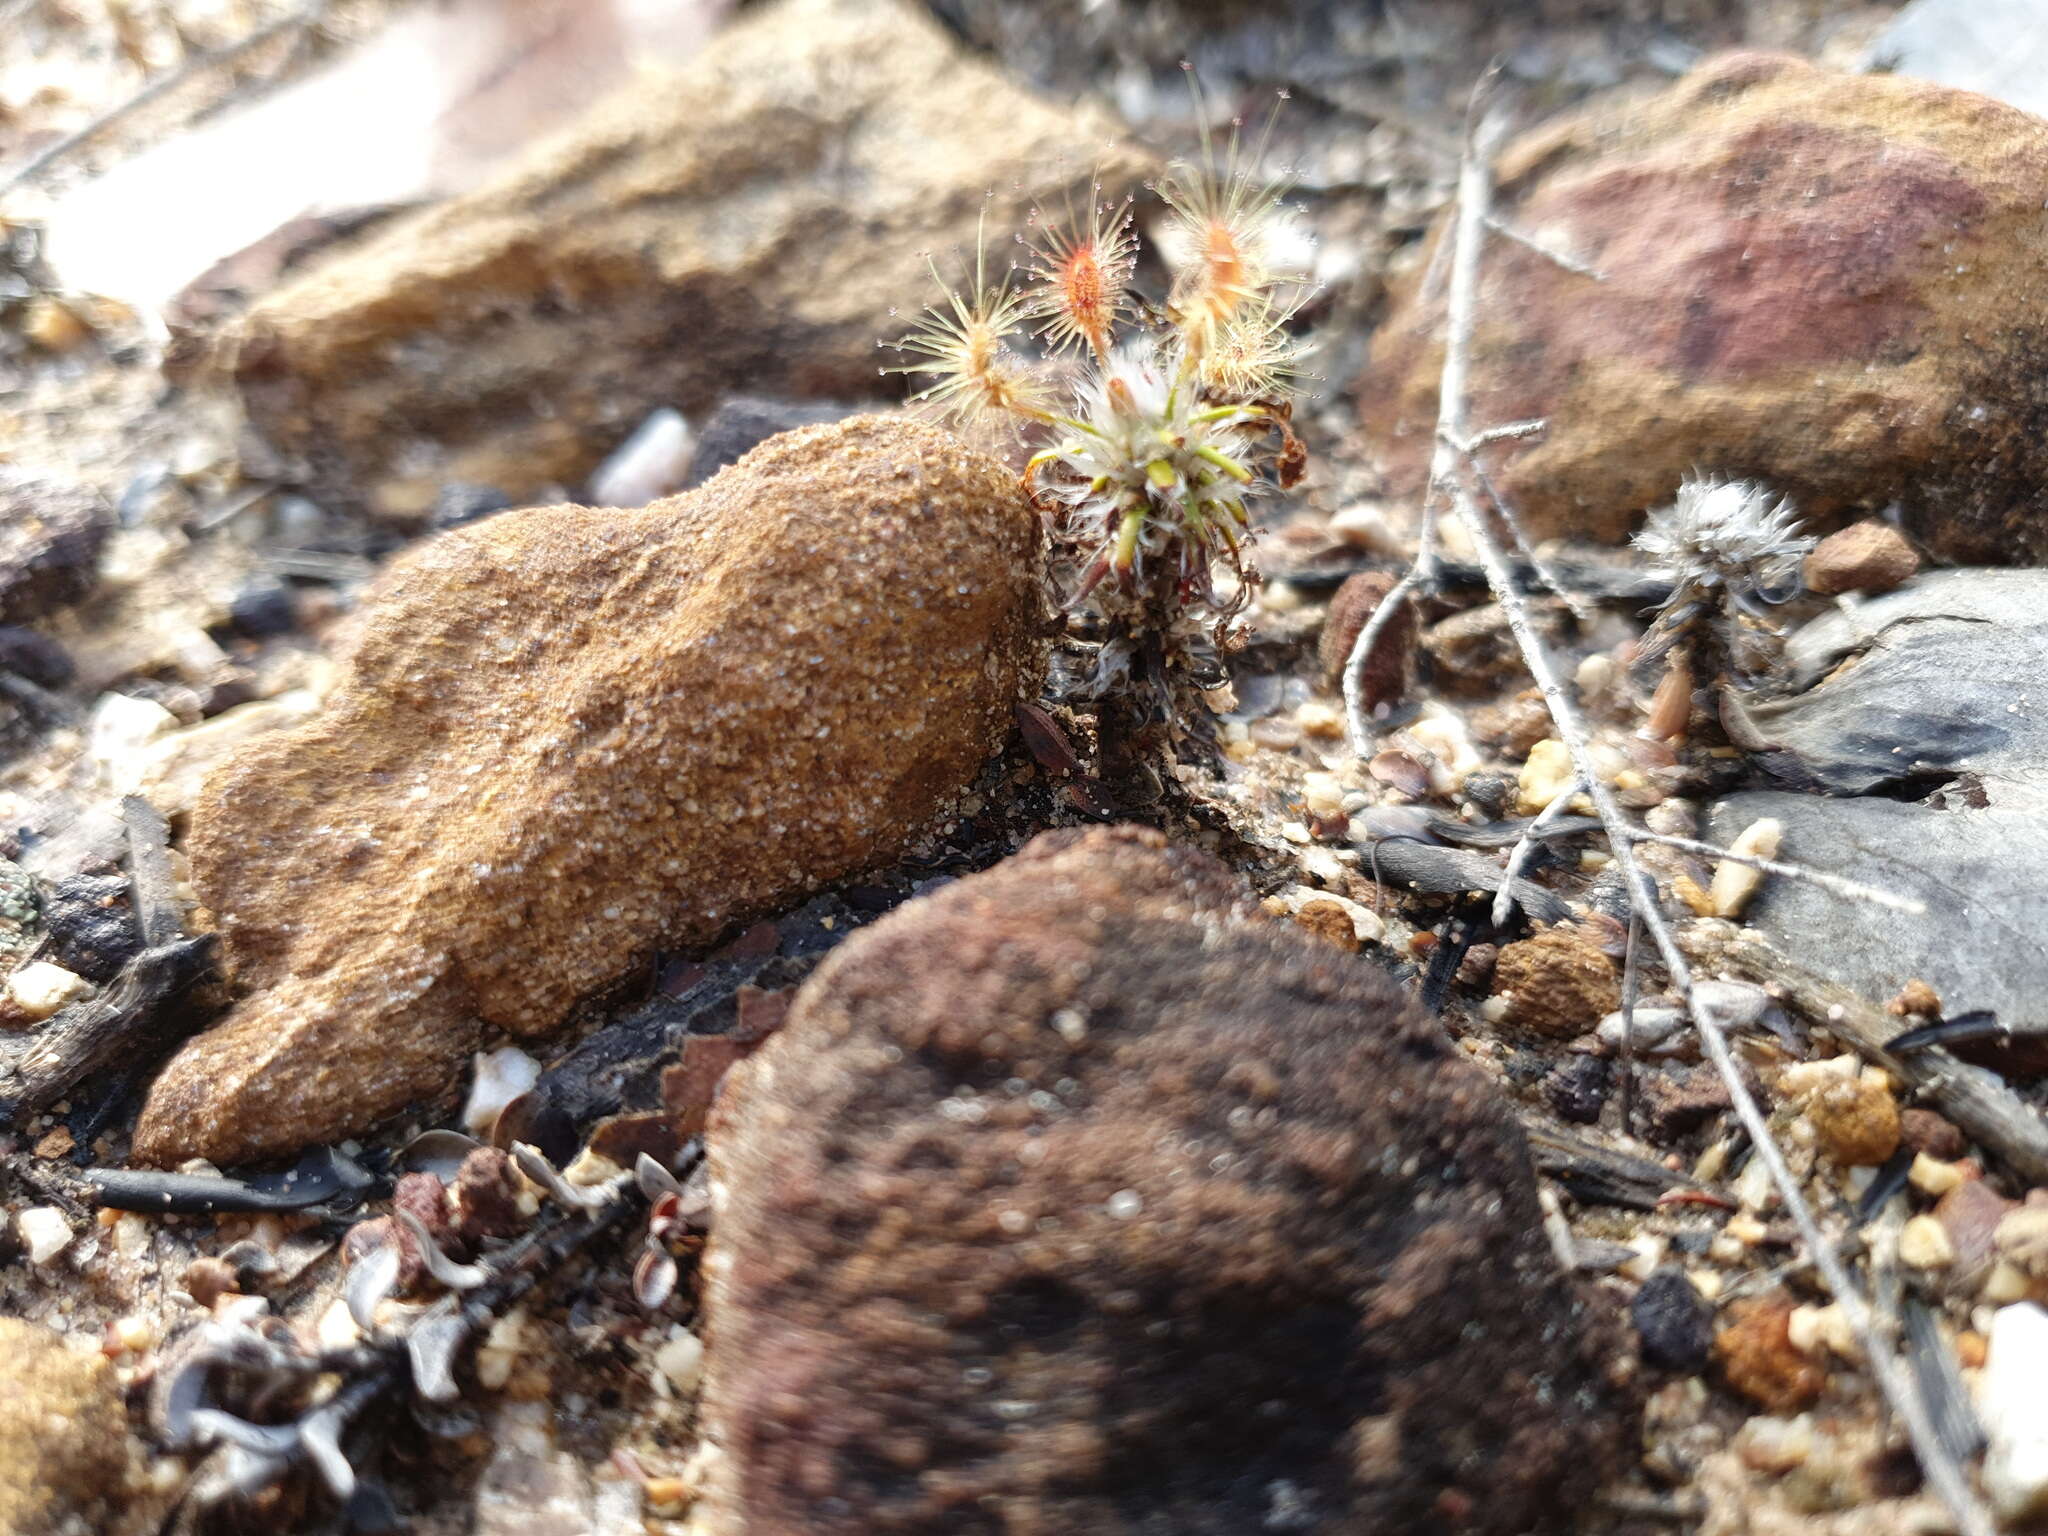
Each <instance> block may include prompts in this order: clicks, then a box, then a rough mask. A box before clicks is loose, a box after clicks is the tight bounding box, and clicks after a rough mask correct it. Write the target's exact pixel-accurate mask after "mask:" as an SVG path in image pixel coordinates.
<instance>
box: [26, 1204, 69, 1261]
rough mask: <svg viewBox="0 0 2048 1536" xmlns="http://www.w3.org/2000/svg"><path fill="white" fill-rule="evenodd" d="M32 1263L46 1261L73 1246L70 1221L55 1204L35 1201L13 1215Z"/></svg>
mask: <svg viewBox="0 0 2048 1536" xmlns="http://www.w3.org/2000/svg"><path fill="white" fill-rule="evenodd" d="M14 1226H15V1230H16V1231H17V1232H19V1233H20V1234H21V1242H22V1246H23V1247H25V1248H27V1249H28V1257H29V1262H30V1263H31V1264H47V1263H49V1262H50V1260H52V1259H54V1258H56V1257H57V1255H58V1254H60V1253H62V1252H63V1251H64V1250H65V1249H66V1248H68V1247H70V1246H71V1222H70V1220H69V1219H68V1218H67V1217H66V1216H65V1215H64V1213H63V1212H62V1211H60V1210H58V1209H57V1207H55V1206H54V1205H32V1206H30V1207H29V1208H28V1209H27V1210H25V1211H23V1212H22V1213H21V1214H20V1215H19V1216H17V1217H15V1218H14Z"/></svg>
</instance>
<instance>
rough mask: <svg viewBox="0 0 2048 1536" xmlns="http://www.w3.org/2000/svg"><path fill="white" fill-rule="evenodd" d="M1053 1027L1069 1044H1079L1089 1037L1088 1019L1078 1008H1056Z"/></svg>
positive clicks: (1053, 1015)
mask: <svg viewBox="0 0 2048 1536" xmlns="http://www.w3.org/2000/svg"><path fill="white" fill-rule="evenodd" d="M1052 1027H1053V1030H1054V1032H1055V1033H1056V1034H1058V1035H1059V1037H1060V1038H1061V1039H1062V1040H1064V1041H1066V1042H1067V1044H1069V1045H1079V1044H1080V1043H1081V1042H1082V1041H1083V1040H1086V1039H1087V1038H1088V1020H1087V1018H1086V1017H1085V1016H1084V1015H1083V1014H1082V1013H1081V1011H1080V1010H1079V1009H1077V1008H1055V1009H1054V1010H1053V1014H1052Z"/></svg>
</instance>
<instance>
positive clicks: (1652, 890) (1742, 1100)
mask: <svg viewBox="0 0 2048 1536" xmlns="http://www.w3.org/2000/svg"><path fill="white" fill-rule="evenodd" d="M1499 137H1500V135H1499V131H1498V129H1497V128H1489V127H1488V126H1485V125H1482V126H1481V127H1479V128H1478V129H1476V130H1475V131H1474V133H1473V135H1472V142H1471V144H1470V146H1469V147H1468V149H1467V151H1466V161H1465V165H1464V168H1463V169H1462V170H1461V172H1460V174H1459V178H1458V190H1459V207H1458V222H1457V235H1456V238H1457V241H1458V247H1457V249H1456V251H1454V253H1453V255H1452V283H1451V298H1450V314H1449V316H1448V323H1447V325H1446V350H1445V355H1444V372H1443V382H1442V385H1441V388H1442V389H1443V392H1444V395H1445V399H1444V400H1443V402H1442V403H1441V405H1440V408H1439V419H1440V421H1441V422H1443V423H1444V424H1446V425H1447V426H1448V427H1449V431H1450V436H1451V438H1452V441H1454V442H1455V441H1463V440H1465V432H1464V421H1463V416H1464V402H1463V391H1464V388H1465V379H1466V358H1465V355H1464V354H1465V351H1466V349H1467V347H1468V346H1469V345H1470V342H1471V336H1472V327H1473V309H1474V305H1475V299H1476V295H1477V287H1478V285H1477V276H1478V266H1479V250H1480V246H1481V244H1482V243H1483V241H1484V239H1485V231H1486V215H1487V211H1488V205H1489V202H1490V199H1491V196H1492V178H1491V165H1492V150H1493V148H1494V146H1495V145H1496V144H1497V143H1498V142H1499ZM1461 279H1462V281H1461ZM1453 391H1455V392H1456V396H1455V398H1454V397H1453ZM1438 448H1439V460H1440V462H1441V463H1442V468H1443V471H1444V489H1445V491H1446V493H1447V494H1448V496H1449V498H1450V504H1451V506H1452V508H1453V509H1454V510H1456V511H1457V512H1458V513H1459V515H1460V516H1461V517H1463V518H1464V520H1465V525H1466V528H1467V530H1468V531H1469V532H1470V534H1471V536H1472V544H1473V547H1474V549H1475V550H1476V551H1477V552H1478V554H1479V558H1480V563H1481V564H1482V565H1483V566H1484V567H1485V569H1486V579H1487V585H1488V586H1489V587H1491V588H1492V591H1493V597H1494V600H1495V601H1496V602H1498V603H1499V604H1500V608H1501V613H1502V615H1503V617H1505V619H1506V620H1507V624H1508V628H1509V630H1510V632H1511V633H1512V634H1513V635H1514V637H1515V644H1516V646H1517V648H1518V649H1519V650H1520V651H1521V654H1522V660H1523V663H1524V664H1525V665H1526V666H1527V667H1528V669H1529V675H1530V676H1531V678H1533V679H1534V681H1535V683H1536V687H1537V689H1538V691H1539V692H1541V693H1542V695H1543V702H1544V703H1545V704H1546V705H1547V706H1548V707H1549V710H1550V717H1551V719H1552V721H1553V722H1554V723H1555V724H1556V726H1557V733H1558V736H1559V738H1560V739H1561V740H1562V741H1563V742H1564V744H1565V748H1566V750H1567V751H1568V752H1569V753H1570V754H1571V759H1572V766H1573V768H1574V769H1575V770H1576V771H1577V772H1578V775H1579V777H1580V778H1581V779H1582V780H1583V781H1584V782H1585V786H1586V789H1585V793H1586V797H1587V798H1588V799H1589V800H1590V801H1591V802H1592V804H1593V813H1594V815H1596V816H1597V817H1599V819H1600V823H1601V825H1602V826H1603V827H1605V828H1606V829H1607V833H1608V842H1609V845H1610V849H1611V851H1612V854H1613V858H1614V862H1615V864H1616V866H1617V867H1618V868H1619V870H1620V872H1621V876H1622V882H1623V887H1624V888H1625V889H1626V890H1627V891H1628V893H1629V901H1630V905H1631V907H1632V909H1633V910H1634V912H1635V914H1636V915H1637V916H1638V917H1639V918H1640V920H1641V922H1642V925H1643V927H1644V929H1645V930H1646V931H1647V932H1648V933H1649V935H1650V938H1651V941H1652V942H1653V943H1654V944H1655V945H1656V946H1657V952H1658V954H1659V956H1660V957H1661V958H1662V959H1663V961H1664V969H1665V972H1666V974H1667V975H1668V976H1669V978H1670V981H1671V988H1672V990H1673V991H1675V992H1676V993H1678V995H1679V996H1680V998H1682V999H1683V1000H1684V1003H1685V1009H1686V1013H1687V1015H1688V1016H1689V1017H1690V1018H1691V1019H1692V1021H1693V1026H1694V1028H1695V1029H1696V1030H1697V1031H1698V1032H1699V1037H1700V1042H1701V1044H1702V1045H1703V1046H1704V1047H1705V1048H1706V1052H1707V1057H1708V1059H1709V1060H1710V1061H1712V1062H1713V1064H1714V1070H1715V1071H1716V1072H1717V1073H1718V1074H1719V1076H1720V1078H1721V1081H1722V1082H1723V1084H1724V1085H1725V1086H1726V1087H1727V1090H1728V1097H1729V1099H1730V1100H1731V1101H1732V1104H1733V1107H1734V1110H1735V1115H1736V1118H1737V1119H1738V1120H1739V1121H1740V1122H1741V1123H1742V1126H1743V1128H1744V1129H1745V1130H1747V1131H1748V1132H1749V1135H1750V1140H1751V1143H1752V1145H1753V1146H1754V1147H1755V1149H1756V1155H1757V1156H1758V1157H1759V1158H1761V1159H1762V1160H1763V1164H1764V1168H1765V1171H1766V1172H1768V1173H1769V1174H1770V1176H1771V1182H1772V1184H1773V1185H1774V1186H1775V1187H1776V1188H1777V1191H1778V1195H1779V1198H1780V1199H1781V1200H1783V1201H1784V1204H1785V1210H1786V1213H1787V1214H1788V1215H1789V1216H1791V1218H1792V1223H1793V1225H1794V1226H1795V1227H1796V1228H1797V1229H1798V1231H1799V1235H1800V1238H1801V1240H1802V1241H1803V1242H1804V1243H1805V1244H1806V1249H1807V1252H1808V1254H1809V1255H1810V1256H1811V1258H1812V1260H1813V1263H1814V1266H1815V1268H1817V1269H1818V1270H1819V1271H1820V1273H1821V1277H1822V1278H1823V1279H1824V1280H1825V1281H1826V1283H1827V1286H1828V1289H1829V1290H1830V1291H1831V1292H1832V1293H1833V1294H1834V1297H1835V1299H1836V1301H1837V1302H1839V1303H1840V1305H1841V1308H1842V1311H1843V1313H1844V1315H1845V1316H1846V1317H1847V1318H1848V1321H1849V1325H1850V1328H1851V1330H1852V1331H1853V1332H1854V1334H1855V1336H1856V1338H1857V1341H1858V1343H1859V1344H1861V1346H1862V1348H1863V1353H1864V1358H1865V1359H1866V1361H1867V1362H1868V1363H1869V1366H1870V1371H1871V1374H1872V1375H1873V1376H1874V1377H1875V1378H1876V1381H1877V1384H1878V1388H1879V1390H1880V1391H1882V1392H1883V1394H1884V1397H1885V1400H1886V1401H1887V1402H1889V1403H1890V1404H1891V1407H1892V1410H1893V1412H1895V1413H1896V1414H1898V1416H1899V1419H1900V1421H1901V1422H1902V1423H1903V1424H1904V1425H1905V1428H1906V1433H1907V1436H1908V1437H1909V1438H1910V1439H1911V1441H1912V1443H1913V1450H1914V1454H1915V1455H1916V1456H1917V1457H1918V1459H1919V1462H1920V1467H1921V1470H1922V1472H1923V1473H1924V1474H1925V1475H1926V1478H1927V1481H1928V1483H1929V1484H1930V1485H1931V1486H1932V1487H1933V1489H1934V1491H1935V1493H1936V1495H1937V1496H1938V1497H1939V1498H1940V1499H1941V1501H1942V1502H1943V1503H1944V1504H1946V1505H1947V1506H1948V1508H1949V1512H1950V1513H1951V1514H1952V1515H1953V1516H1954V1517H1955V1520H1956V1524H1957V1526H1958V1527H1959V1528H1960V1529H1961V1530H1962V1532H1963V1533H1964V1536H1995V1528H1994V1526H1993V1524H1992V1522H1991V1517H1990V1515H1989V1513H1988V1512H1987V1511H1986V1510H1985V1509H1984V1507H1983V1505H1982V1504H1981V1503H1980V1502H1979V1500H1978V1499H1977V1497H1976V1495H1975V1494H1974V1493H1973V1492H1972V1491H1971V1489H1970V1485H1969V1480H1968V1478H1967V1476H1966V1474H1965V1473H1964V1471H1963V1468H1962V1466H1961V1464H1960V1463H1958V1462H1957V1461H1956V1459H1955V1458H1954V1457H1952V1456H1951V1455H1950V1454H1949V1451H1948V1448H1947V1446H1946V1444H1945V1443H1944V1442H1943V1440H1942V1438H1941V1435H1940V1433H1939V1432H1938V1430H1937V1429H1936V1427H1935V1424H1934V1421H1933V1418H1932V1416H1931V1415H1930V1414H1929V1413H1928V1411H1927V1404H1926V1402H1925V1401H1924V1400H1923V1399H1922V1397H1921V1396H1920V1393H1919V1391H1918V1390H1917V1389H1916V1388H1915V1386H1914V1384H1913V1383H1912V1382H1911V1381H1910V1380H1908V1379H1907V1377H1906V1374H1905V1372H1904V1370H1903V1369H1902V1367H1901V1365H1900V1362H1899V1359H1898V1357H1897V1356H1896V1355H1895V1354H1894V1353H1893V1352H1892V1350H1891V1347H1890V1342H1889V1341H1888V1340H1886V1339H1884V1338H1882V1337H1881V1336H1880V1335H1879V1332H1878V1329H1877V1326H1876V1322H1875V1320H1874V1319H1873V1317H1872V1315H1871V1310H1870V1306H1869V1303H1868V1302H1867V1301H1866V1300H1865V1299H1864V1296H1863V1293H1862V1291H1861V1290H1860V1289H1859V1288H1858V1286H1857V1284H1856V1282H1855V1279H1854V1278H1853V1277H1852V1276H1851V1275H1850V1273H1849V1271H1848V1267H1847V1266H1846V1265H1845V1264H1843V1262H1842V1259H1841V1256H1840V1255H1839V1254H1838V1253H1836V1251H1835V1247H1834V1244H1833V1243H1832V1242H1831V1241H1830V1240H1829V1239H1828V1237H1827V1235H1826V1234H1825V1233H1824V1232H1822V1231H1821V1228H1820V1223H1819V1222H1818V1221H1817V1220H1815V1218H1814V1215H1813V1211H1812V1210H1811V1208H1810V1207H1809V1206H1808V1205H1807V1203H1806V1196H1805V1194H1804V1193H1803V1192H1802V1191H1801V1190H1800V1188H1799V1182H1798V1180H1797V1179H1795V1178H1794V1177H1793V1176H1792V1170H1791V1169H1790V1168H1789V1167H1788V1166H1786V1163H1785V1157H1784V1154H1783V1153H1782V1152H1781V1151H1780V1150H1779V1149H1778V1144H1777V1142H1776V1140H1775V1139H1774V1138H1773V1137H1772V1135H1771V1128H1770V1124H1769V1122H1768V1121H1766V1120H1765V1118H1764V1114H1763V1111H1762V1109H1761V1108H1760V1107H1758V1105H1757V1102H1756V1100H1755V1098H1754V1097H1753V1096H1752V1095H1751V1094H1750V1091H1749V1089H1748V1087H1747V1086H1746V1085H1745V1084H1744V1083H1743V1081H1742V1075H1741V1073H1740V1072H1739V1071H1737V1069H1736V1065H1735V1057H1734V1053H1733V1052H1732V1051H1731V1050H1730V1049H1729V1045H1728V1036H1727V1033H1726V1031H1725V1030H1724V1029H1723V1027H1722V1024H1721V1022H1720V1020H1719V1019H1718V1018H1716V1017H1715V1016H1714V1014H1713V1011H1712V1010H1711V1009H1708V1008H1703V1007H1701V1006H1700V1005H1699V1002H1698V1000H1697V998H1696V997H1695V995H1694V992H1693V979H1692V970H1691V967H1690V966H1688V965H1687V963H1686V958H1685V954H1684V952H1683V951H1682V950H1681V949H1680V948H1679V945H1678V939H1677V935H1676V933H1675V932H1674V931H1673V929H1672V926H1671V921H1670V919H1669V918H1668V917H1666V916H1665V913H1664V909H1663V906H1662V903H1661V901H1660V899H1659V895H1658V891H1657V885H1656V882H1655V881H1654V880H1652V879H1651V878H1650V876H1649V874H1648V873H1647V872H1646V871H1645V870H1644V869H1643V868H1642V866H1641V865H1639V864H1638V863H1637V862H1636V859H1635V840H1634V838H1633V837H1632V836H1631V835H1630V834H1631V832H1632V831H1633V828H1632V826H1631V824H1630V823H1629V822H1628V820H1627V819H1626V818H1625V817H1624V816H1623V815H1622V812H1621V807H1620V806H1619V805H1618V804H1617V803H1616V801H1615V799H1614V794H1613V791H1612V790H1611V789H1610V788H1609V786H1608V785H1607V784H1605V783H1604V782H1603V781H1602V780H1601V778H1600V776H1599V774H1598V772H1597V771H1596V770H1595V768H1594V765H1593V762H1592V757H1591V745H1592V739H1591V736H1590V734H1589V733H1588V731H1587V729H1586V725H1585V722H1584V720H1583V719H1581V718H1580V715H1579V711H1578V706H1577V704H1576V703H1575V702H1574V701H1573V700H1572V697H1571V695H1570V693H1569V691H1568V690H1567V689H1566V688H1565V685H1564V681H1563V679H1562V678H1561V677H1560V675H1559V673H1558V669H1557V666H1556V665H1555V663H1554V662H1553V661H1552V660H1551V657H1550V653H1549V651H1548V650H1547V649H1545V647H1544V644H1543V640H1542V637H1541V636H1540V635H1539V634H1538V633H1537V631H1536V627H1535V625H1534V624H1533V623H1532V622H1531V620H1530V617H1529V611H1528V606H1527V602H1526V600H1525V599H1524V598H1523V596H1522V593H1521V590H1520V589H1519V588H1518V587H1516V585H1515V583H1514V577H1513V572H1512V571H1511V570H1510V569H1509V567H1508V562H1507V557H1506V556H1505V555H1504V554H1503V552H1502V550H1501V547H1500V544H1499V542H1498V541H1497V540H1496V539H1495V538H1494V535H1493V530H1492V529H1491V528H1490V527H1488V526H1487V524H1486V522H1485V521H1484V520H1483V519H1482V518H1481V516H1480V515H1479V510H1478V508H1477V506H1476V505H1475V504H1474V498H1473V495H1472V490H1471V486H1470V484H1469V483H1468V482H1469V478H1470V474H1469V470H1468V468H1467V465H1468V463H1469V461H1468V460H1467V459H1465V457H1464V456H1462V455H1458V454H1457V453H1456V451H1455V450H1454V449H1451V448H1450V445H1449V444H1448V443H1445V442H1444V441H1443V440H1442V435H1441V434H1440V435H1439V442H1438ZM1447 450H1448V452H1447ZM1433 468H1434V467H1433ZM1433 478H1434V474H1433Z"/></svg>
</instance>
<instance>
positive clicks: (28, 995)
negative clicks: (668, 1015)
mask: <svg viewBox="0 0 2048 1536" xmlns="http://www.w3.org/2000/svg"><path fill="white" fill-rule="evenodd" d="M91 995H92V983H91V982H89V981H87V980H86V979H85V978H84V977H83V976H80V975H79V974H78V973H77V972H76V971H67V970H65V969H64V967H63V966H61V965H55V964H53V963H51V962H50V961H48V960H32V961H30V962H29V963H28V964H27V965H24V966H22V967H21V968H20V969H19V970H17V971H16V972H15V973H14V974H13V975H11V976H9V977H8V978H7V1001H8V1002H9V1003H11V1004H12V1005H13V1011H14V1015H15V1017H16V1018H18V1019H26V1020H28V1021H31V1022H33V1021H36V1020H40V1019H47V1018H48V1017H49V1016H50V1015H51V1014H53V1013H55V1012H56V1011H57V1010H58V1009H60V1008H63V1007H66V1006H68V1005H70V1004H72V1003H75V1002H77V1001H78V1000H79V999H80V998H83V997H90V996H91Z"/></svg>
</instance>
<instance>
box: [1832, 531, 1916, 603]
mask: <svg viewBox="0 0 2048 1536" xmlns="http://www.w3.org/2000/svg"><path fill="white" fill-rule="evenodd" d="M1919 570H1920V556H1919V555H1918V554H1916V553H1914V550H1913V546H1912V545H1911V544H1908V543H1907V542H1906V536H1905V535H1904V534H1903V533H1900V532H1899V530H1898V529H1896V528H1894V527H1892V525H1891V524H1889V523H1880V522H1878V521H1877V520H1876V519H1875V518H1866V519H1864V520H1863V521H1862V522H1860V523H1851V524H1850V525H1849V526H1848V527H1846V528H1843V529H1840V530H1838V531H1837V532H1834V533H1831V534H1829V535H1828V536H1827V537H1826V538H1824V539H1822V540H1821V541H1820V542H1819V543H1818V544H1816V545H1814V546H1813V549H1812V550H1811V551H1810V552H1809V553H1808V554H1807V556H1806V566H1805V576H1806V587H1807V590H1808V591H1810V592H1818V593H1819V594H1820V595H1821V596H1822V597H1833V596H1834V595H1835V594H1836V593H1837V592H1871V593H1876V592H1889V591H1891V589H1892V588H1893V587H1896V586H1898V585H1900V584H1901V583H1903V582H1907V581H1910V580H1912V579H1913V577H1914V576H1915V575H1916V574H1917V573H1918V572H1919Z"/></svg>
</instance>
